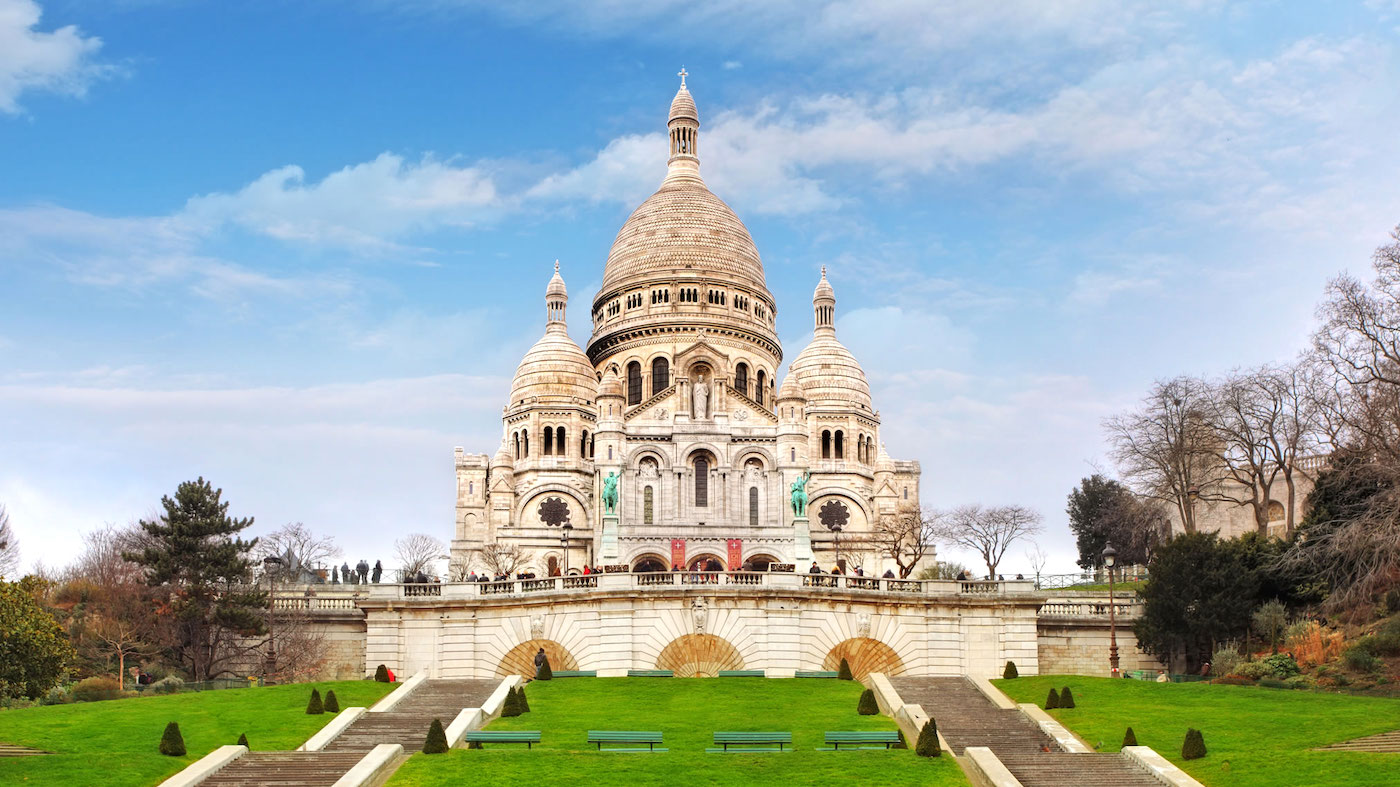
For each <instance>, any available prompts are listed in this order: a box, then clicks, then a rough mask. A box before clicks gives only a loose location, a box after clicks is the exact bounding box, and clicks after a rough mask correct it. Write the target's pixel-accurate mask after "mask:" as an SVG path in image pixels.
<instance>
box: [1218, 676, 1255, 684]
mask: <svg viewBox="0 0 1400 787" xmlns="http://www.w3.org/2000/svg"><path fill="white" fill-rule="evenodd" d="M1214 682H1215V683H1219V684H1220V685H1222V686H1252V685H1254V681H1252V680H1249V679H1248V678H1241V677H1240V676H1239V675H1226V676H1225V677H1223V678H1217V679H1216V680H1215V681H1214Z"/></svg>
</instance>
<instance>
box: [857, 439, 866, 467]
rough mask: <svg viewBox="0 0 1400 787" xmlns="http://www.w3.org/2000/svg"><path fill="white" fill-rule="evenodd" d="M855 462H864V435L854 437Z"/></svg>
mask: <svg viewBox="0 0 1400 787" xmlns="http://www.w3.org/2000/svg"><path fill="white" fill-rule="evenodd" d="M856 461H857V462H864V461H865V435H856Z"/></svg>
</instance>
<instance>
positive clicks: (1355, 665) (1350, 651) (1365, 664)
mask: <svg viewBox="0 0 1400 787" xmlns="http://www.w3.org/2000/svg"><path fill="white" fill-rule="evenodd" d="M1342 663H1343V664H1345V665H1347V669H1349V670H1352V671H1354V672H1375V671H1377V670H1379V669H1380V668H1381V660H1380V659H1379V658H1377V657H1376V656H1375V655H1374V654H1372V653H1370V652H1369V651H1367V650H1365V649H1363V648H1361V647H1360V646H1356V645H1353V646H1352V647H1350V648H1347V652H1346V653H1343V654H1342ZM1337 682H1338V684H1340V685H1345V684H1342V683H1341V679H1340V677H1339V678H1338V681H1337ZM74 692H75V693H76V692H77V689H74Z"/></svg>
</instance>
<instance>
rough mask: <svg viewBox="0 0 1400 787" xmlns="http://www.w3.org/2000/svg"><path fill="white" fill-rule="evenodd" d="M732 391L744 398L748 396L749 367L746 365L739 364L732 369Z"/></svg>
mask: <svg viewBox="0 0 1400 787" xmlns="http://www.w3.org/2000/svg"><path fill="white" fill-rule="evenodd" d="M734 390H736V391H738V392H739V393H741V394H743V395H744V396H748V395H749V365H748V364H746V363H740V364H739V365H738V366H736V367H735V368H734Z"/></svg>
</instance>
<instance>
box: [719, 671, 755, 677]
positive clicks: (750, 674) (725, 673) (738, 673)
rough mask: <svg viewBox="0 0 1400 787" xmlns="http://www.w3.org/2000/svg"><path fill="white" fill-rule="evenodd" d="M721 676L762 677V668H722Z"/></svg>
mask: <svg viewBox="0 0 1400 787" xmlns="http://www.w3.org/2000/svg"><path fill="white" fill-rule="evenodd" d="M719 676H720V677H721V678H761V677H763V670H761V669H722V670H720V671H719Z"/></svg>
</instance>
